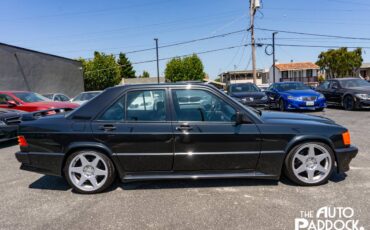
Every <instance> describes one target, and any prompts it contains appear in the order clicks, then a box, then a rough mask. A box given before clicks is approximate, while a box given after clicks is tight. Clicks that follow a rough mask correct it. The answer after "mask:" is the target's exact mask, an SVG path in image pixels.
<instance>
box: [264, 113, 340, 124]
mask: <svg viewBox="0 0 370 230" xmlns="http://www.w3.org/2000/svg"><path fill="white" fill-rule="evenodd" d="M261 118H262V120H263V121H264V122H265V123H296V122H319V123H325V124H335V122H334V121H333V120H330V119H328V118H325V117H321V116H314V115H307V114H301V113H287V112H265V111H263V112H262V114H261Z"/></svg>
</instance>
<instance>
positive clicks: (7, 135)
mask: <svg viewBox="0 0 370 230" xmlns="http://www.w3.org/2000/svg"><path fill="white" fill-rule="evenodd" d="M17 130H18V125H9V126H4V127H0V142H3V141H8V140H12V139H15V138H16V137H17Z"/></svg>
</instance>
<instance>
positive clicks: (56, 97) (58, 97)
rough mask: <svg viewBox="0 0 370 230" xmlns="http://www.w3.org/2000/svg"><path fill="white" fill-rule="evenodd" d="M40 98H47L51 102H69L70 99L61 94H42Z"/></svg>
mask: <svg viewBox="0 0 370 230" xmlns="http://www.w3.org/2000/svg"><path fill="white" fill-rule="evenodd" d="M42 96H44V97H46V98H49V99H50V100H52V101H66V102H68V101H70V100H71V99H70V98H69V97H68V96H67V95H65V94H62V93H47V94H43V95H42Z"/></svg>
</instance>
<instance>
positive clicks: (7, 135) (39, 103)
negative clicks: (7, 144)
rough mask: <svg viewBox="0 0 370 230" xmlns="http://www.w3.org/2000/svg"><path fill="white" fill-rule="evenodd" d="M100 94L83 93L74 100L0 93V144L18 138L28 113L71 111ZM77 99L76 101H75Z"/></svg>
mask: <svg viewBox="0 0 370 230" xmlns="http://www.w3.org/2000/svg"><path fill="white" fill-rule="evenodd" d="M98 93H100V91H99V92H98V91H97V92H95V91H94V92H83V93H81V94H79V95H77V96H76V97H75V98H74V99H69V97H68V96H66V95H64V94H61V93H51V94H44V95H40V94H38V93H34V92H26V91H0V142H4V141H8V140H11V139H14V138H16V137H17V129H18V125H19V124H20V123H21V121H22V117H24V116H26V115H27V113H35V114H36V115H37V116H45V115H52V114H56V113H61V112H65V111H69V110H72V109H75V108H77V107H79V106H80V104H83V103H85V102H87V101H88V100H89V99H91V98H93V97H94V96H96V95H97V94H98ZM75 99H76V101H73V100H75ZM70 101H73V103H72V102H70ZM76 102H77V103H76ZM40 111H41V112H40ZM43 111H45V112H43ZM38 112H40V113H38Z"/></svg>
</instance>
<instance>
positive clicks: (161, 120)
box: [16, 84, 357, 193]
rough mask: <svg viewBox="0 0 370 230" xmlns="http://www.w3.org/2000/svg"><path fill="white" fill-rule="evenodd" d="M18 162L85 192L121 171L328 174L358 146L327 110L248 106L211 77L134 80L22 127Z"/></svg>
mask: <svg viewBox="0 0 370 230" xmlns="http://www.w3.org/2000/svg"><path fill="white" fill-rule="evenodd" d="M19 135H20V136H19V143H20V149H21V151H20V152H18V153H16V157H17V159H18V160H19V161H20V162H21V163H22V166H21V168H22V169H24V170H29V171H36V172H40V173H44V174H51V175H58V176H64V177H65V178H66V179H67V181H68V182H69V184H70V185H71V186H72V187H73V188H74V189H75V190H76V191H78V192H81V193H96V192H100V191H103V190H104V189H106V188H107V187H109V186H110V185H111V184H112V182H113V181H114V178H115V177H116V176H118V177H119V178H120V179H121V180H123V181H129V180H155V179H179V178H187V179H198V178H199V179H201V178H264V179H279V177H280V175H281V173H282V172H284V173H285V174H286V175H287V176H288V177H289V178H290V179H291V180H292V181H294V182H295V183H297V184H300V185H318V184H322V183H325V182H327V180H328V178H329V177H330V175H331V173H332V172H333V170H334V168H335V165H337V169H338V171H339V172H344V171H347V170H349V163H350V161H351V159H352V158H353V157H355V155H356V154H357V148H356V147H353V146H351V144H350V137H349V132H348V130H347V129H346V128H344V127H342V126H340V125H338V124H335V123H334V122H333V121H332V120H329V119H327V118H323V117H318V116H311V115H304V114H290V113H281V112H265V111H263V112H262V111H258V110H254V109H251V108H249V107H246V106H243V105H242V104H240V103H239V102H238V101H236V100H234V99H233V98H231V97H229V96H227V95H226V94H224V93H223V92H220V91H219V90H218V89H216V88H214V87H213V86H210V85H203V84H158V85H129V86H119V87H114V88H110V89H107V90H105V91H104V92H103V93H101V94H100V95H98V96H97V97H95V98H93V99H92V100H91V101H89V102H87V103H86V104H84V105H83V106H82V107H80V108H78V109H76V110H74V111H72V112H70V113H69V114H64V115H54V116H47V117H41V118H38V117H36V118H35V120H33V121H25V122H22V123H21V125H20V128H19Z"/></svg>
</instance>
